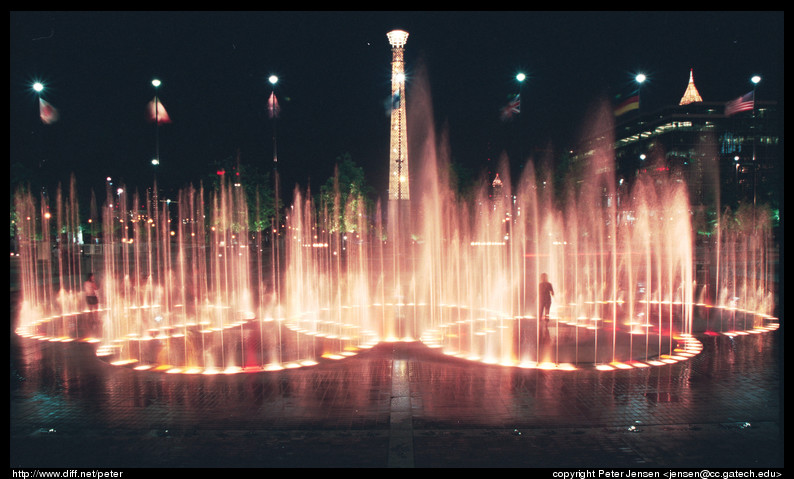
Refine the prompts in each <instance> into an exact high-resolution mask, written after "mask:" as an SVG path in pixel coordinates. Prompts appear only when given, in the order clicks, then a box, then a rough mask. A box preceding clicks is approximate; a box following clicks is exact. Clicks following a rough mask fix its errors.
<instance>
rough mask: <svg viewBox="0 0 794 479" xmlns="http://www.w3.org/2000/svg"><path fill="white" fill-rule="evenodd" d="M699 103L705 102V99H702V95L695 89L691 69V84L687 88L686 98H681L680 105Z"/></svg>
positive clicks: (690, 70)
mask: <svg viewBox="0 0 794 479" xmlns="http://www.w3.org/2000/svg"><path fill="white" fill-rule="evenodd" d="M698 101H703V98H700V93H698V89H697V88H695V80H694V78H693V75H692V69H691V68H690V69H689V84H688V85H687V86H686V91H685V92H684V96H683V97H681V101H680V102H679V103H678V104H679V105H689V104H690V103H695V102H698Z"/></svg>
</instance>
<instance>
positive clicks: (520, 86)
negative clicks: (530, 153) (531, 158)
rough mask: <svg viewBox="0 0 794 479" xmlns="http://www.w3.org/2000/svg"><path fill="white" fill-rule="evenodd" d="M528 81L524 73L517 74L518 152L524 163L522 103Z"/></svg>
mask: <svg viewBox="0 0 794 479" xmlns="http://www.w3.org/2000/svg"><path fill="white" fill-rule="evenodd" d="M526 79H527V76H526V75H525V74H524V73H523V72H518V74H516V81H517V82H518V127H517V130H518V133H517V135H516V136H517V137H518V152H519V155H521V157H520V158H519V160H520V161H521V162H522V163H523V161H524V142H523V141H522V138H521V124H522V120H521V119H522V117H523V116H524V115H522V114H521V110H522V108H521V106H522V105H521V103H523V102H524V95H523V93H524V91H523V90H524V80H526Z"/></svg>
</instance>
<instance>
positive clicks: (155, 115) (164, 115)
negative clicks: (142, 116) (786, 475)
mask: <svg viewBox="0 0 794 479" xmlns="http://www.w3.org/2000/svg"><path fill="white" fill-rule="evenodd" d="M155 105H157V106H156V107H155ZM155 108H156V110H155ZM149 121H156V122H157V124H158V125H159V124H160V123H171V118H170V117H169V116H168V112H167V111H165V107H164V106H163V104H162V103H161V102H160V100H159V99H158V98H157V97H154V100H152V101H150V102H149Z"/></svg>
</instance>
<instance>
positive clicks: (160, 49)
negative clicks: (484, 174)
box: [10, 12, 783, 194]
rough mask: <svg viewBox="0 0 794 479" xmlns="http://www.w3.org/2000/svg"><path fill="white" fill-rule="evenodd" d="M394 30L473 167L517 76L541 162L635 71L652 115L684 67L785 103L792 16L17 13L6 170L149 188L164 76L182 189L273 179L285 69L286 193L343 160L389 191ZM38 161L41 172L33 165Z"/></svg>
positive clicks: (678, 90) (501, 132)
mask: <svg viewBox="0 0 794 479" xmlns="http://www.w3.org/2000/svg"><path fill="white" fill-rule="evenodd" d="M395 28H399V29H403V30H406V31H407V32H409V37H408V42H407V45H406V63H407V65H406V69H407V74H408V87H407V89H408V90H407V91H408V93H407V94H408V96H409V97H410V95H411V87H412V84H414V83H412V81H413V82H416V83H418V81H417V75H418V74H419V71H420V70H421V69H422V68H420V65H423V68H424V70H426V71H427V73H428V76H427V78H428V79H429V82H430V87H431V95H432V99H433V109H434V114H435V120H436V124H437V125H438V126H442V125H446V126H448V128H449V135H450V149H451V155H452V160H453V161H455V162H459V163H460V164H462V165H466V166H467V167H470V168H473V169H476V170H479V169H484V168H488V166H489V164H488V163H489V161H488V160H489V159H491V160H494V159H496V158H497V157H498V154H499V152H500V151H501V150H502V149H503V148H505V147H506V144H507V143H506V142H507V141H508V138H510V137H511V135H513V134H512V133H509V132H510V131H512V130H510V128H513V127H514V125H509V124H506V123H504V122H502V121H501V120H500V119H499V110H500V108H502V107H503V106H504V105H505V104H506V103H507V101H508V99H509V97H510V96H511V95H513V94H515V93H517V92H518V83H517V81H516V80H515V74H516V73H517V72H518V71H524V72H525V73H526V74H527V75H528V77H529V78H528V80H527V81H526V82H525V83H524V85H523V89H522V91H523V98H524V101H523V104H522V121H523V123H522V124H521V128H522V131H523V132H524V134H523V135H522V142H523V145H525V146H524V147H525V148H526V151H530V152H531V151H535V149H536V148H547V147H549V146H551V147H552V148H555V149H560V148H563V147H565V146H567V144H568V143H569V142H570V141H571V140H574V139H576V138H577V137H578V135H580V133H581V131H582V128H583V126H584V125H585V124H586V123H587V121H588V119H587V113H586V112H588V111H590V109H591V107H593V105H594V104H596V103H597V102H598V101H599V100H601V99H609V98H612V97H613V96H614V95H615V94H616V93H620V92H629V91H631V90H632V89H634V88H635V83H634V81H633V78H634V75H635V74H636V73H638V72H643V73H645V74H646V75H647V76H648V81H647V82H646V83H645V84H644V85H643V87H642V101H643V106H642V108H643V110H646V109H655V108H658V107H662V106H666V105H671V104H677V103H678V101H679V99H680V98H681V96H682V95H683V93H684V90H685V88H686V86H687V82H688V80H689V71H690V69H694V75H695V83H696V85H697V87H698V90H699V91H700V94H701V96H702V97H703V99H704V100H705V101H725V102H727V101H729V100H731V99H734V98H736V97H738V96H740V95H742V94H744V93H747V92H748V91H750V90H751V89H752V84H751V83H750V81H749V78H750V77H751V76H752V75H753V74H759V75H761V76H762V77H763V81H762V83H761V84H760V85H759V87H758V99H759V100H777V101H779V102H782V100H783V13H782V12H760V13H748V12H560V13H555V12H293V13H289V12H186V13H182V12H101V13H100V12H11V13H10V155H11V163H12V164H14V163H15V162H16V163H18V164H22V165H28V166H30V168H28V169H23V171H26V172H27V173H26V174H36V175H43V174H46V175H47V181H51V180H52V179H53V178H55V179H63V180H66V179H67V178H68V176H69V174H70V173H71V172H74V173H75V174H76V175H77V178H78V183H79V184H80V186H83V187H90V188H100V189H101V188H102V185H103V183H104V179H105V177H107V176H111V177H113V178H114V179H117V181H119V182H122V181H123V182H125V183H127V184H131V185H136V186H137V187H143V188H145V187H146V186H148V185H149V184H151V179H152V177H153V167H152V166H151V164H150V160H151V158H152V157H153V156H154V150H155V128H154V125H153V124H151V123H148V122H147V121H146V117H145V110H146V104H147V102H148V101H150V100H151V99H152V98H153V97H154V87H153V86H152V85H151V80H152V79H153V78H158V79H160V80H161V81H162V82H163V83H162V86H161V87H160V88H159V96H160V98H161V100H162V102H163V104H164V106H165V108H166V110H167V111H168V113H169V115H170V117H171V119H172V120H173V122H172V123H171V124H168V125H162V126H161V127H160V128H159V147H160V157H161V162H162V164H161V165H160V167H159V171H158V179H160V180H161V181H162V182H163V183H167V185H168V186H171V187H177V188H178V187H181V186H184V185H185V184H188V183H191V182H197V181H198V180H200V179H202V178H204V177H206V175H208V174H211V173H212V172H213V171H214V165H215V164H216V163H217V162H220V161H223V160H225V159H228V158H237V157H238V155H239V158H240V160H241V161H242V162H244V163H248V164H256V165H258V166H260V167H261V168H262V169H263V170H268V169H271V168H272V147H273V141H272V126H273V123H272V122H271V120H269V118H268V114H267V98H268V96H269V94H270V91H271V86H270V84H269V83H268V82H267V78H268V76H269V75H271V74H277V75H278V76H279V77H280V82H279V83H278V85H277V87H276V93H277V95H278V97H279V101H280V104H281V117H280V118H279V122H278V133H277V138H278V156H279V171H280V173H281V175H282V179H283V183H284V184H286V185H287V187H290V188H291V187H292V186H293V185H294V184H296V183H298V184H300V185H301V186H302V187H305V186H306V185H307V184H309V183H311V185H312V186H313V187H316V186H317V185H319V184H322V183H324V182H325V180H326V179H327V178H328V177H329V176H330V175H331V174H332V172H333V165H334V162H335V159H336V158H337V157H338V156H339V155H340V154H342V153H345V152H347V153H350V155H351V156H352V158H353V160H354V161H355V162H356V163H357V164H358V165H359V166H361V167H362V168H363V169H364V170H365V171H366V173H367V177H368V179H369V181H370V182H371V184H372V186H374V187H375V189H376V190H377V191H378V192H379V193H380V194H383V192H384V190H385V183H386V176H387V169H386V166H387V158H388V156H387V155H388V141H389V140H388V127H389V118H388V116H387V109H386V108H387V107H386V105H387V99H388V97H389V94H390V62H391V47H390V46H389V44H388V41H387V38H386V33H387V32H389V31H390V30H393V29H395ZM36 80H39V81H42V82H43V83H45V84H46V90H45V91H44V92H43V93H42V97H43V98H44V99H45V100H47V101H49V102H50V103H51V104H52V105H53V106H54V107H55V108H56V109H58V111H59V114H60V118H59V120H58V122H56V123H54V124H52V125H42V124H41V122H40V121H39V118H38V103H37V100H36V94H35V92H33V91H32V89H31V84H32V82H33V81H36ZM409 105H410V98H409ZM409 114H410V112H409ZM41 156H43V157H45V158H46V159H47V163H46V165H47V166H46V168H44V171H40V170H37V169H35V168H33V167H32V166H33V165H34V163H36V161H35V158H39V157H41ZM12 171H17V170H14V169H12Z"/></svg>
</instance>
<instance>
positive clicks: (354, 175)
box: [317, 153, 374, 231]
mask: <svg viewBox="0 0 794 479" xmlns="http://www.w3.org/2000/svg"><path fill="white" fill-rule="evenodd" d="M373 191H374V190H373V188H372V187H371V186H370V185H368V184H367V182H366V177H365V175H364V170H363V169H362V168H361V167H359V166H357V165H356V164H355V162H354V161H353V159H352V158H351V157H350V153H343V154H342V155H340V156H338V157H337V158H336V167H335V169H334V176H333V177H331V178H328V180H327V181H326V182H325V184H324V185H322V186H321V187H320V194H319V198H318V200H319V201H317V204H318V205H319V207H320V209H321V210H322V209H323V208H325V207H327V208H328V211H329V212H333V211H334V205H335V204H336V201H337V200H338V206H339V211H338V217H336V218H335V219H334V222H333V223H334V225H333V227H334V228H338V229H339V230H341V231H355V230H356V227H357V220H356V219H355V218H352V217H350V212H355V211H365V212H369V211H372V206H373V204H372V199H371V196H372V193H373ZM345 213H348V214H345Z"/></svg>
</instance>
